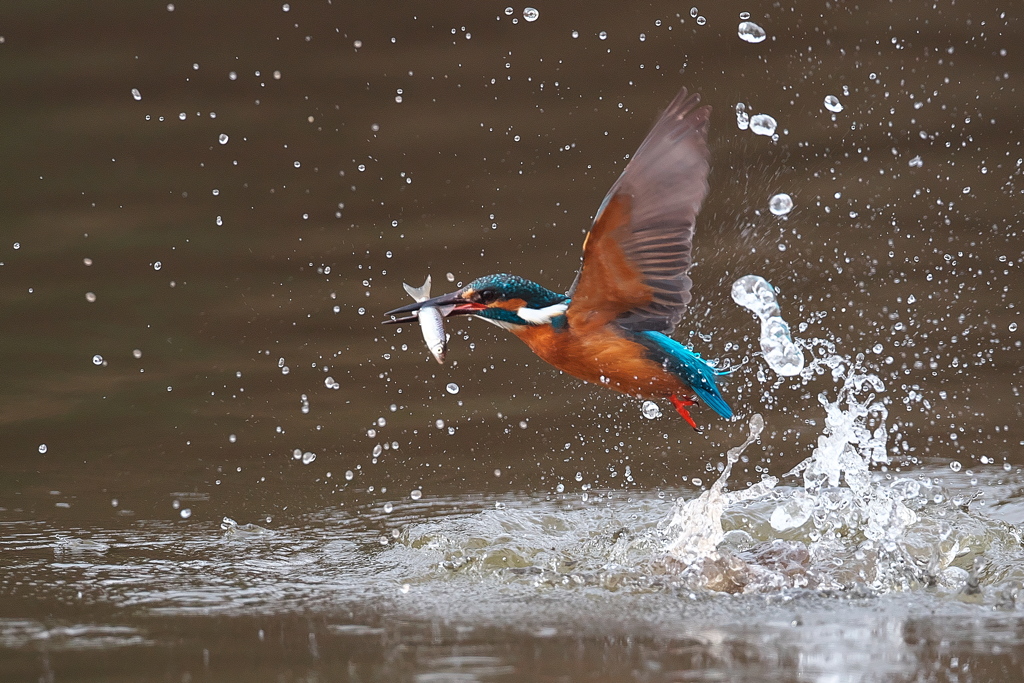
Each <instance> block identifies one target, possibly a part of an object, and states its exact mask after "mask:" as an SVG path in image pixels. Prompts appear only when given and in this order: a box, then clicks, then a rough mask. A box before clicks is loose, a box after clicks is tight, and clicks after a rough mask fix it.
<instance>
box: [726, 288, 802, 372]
mask: <svg viewBox="0 0 1024 683" xmlns="http://www.w3.org/2000/svg"><path fill="white" fill-rule="evenodd" d="M732 298H733V301H735V302H736V303H738V304H739V305H740V306H743V307H744V308H746V309H749V310H751V311H753V312H754V314H755V315H757V317H758V318H760V319H761V351H762V352H763V353H764V359H765V361H766V362H767V363H768V365H769V366H770V367H771V369H772V370H774V371H775V372H776V373H778V374H779V375H783V376H786V377H790V376H793V375H797V374H799V373H800V371H801V370H803V369H804V354H803V352H801V351H800V349H799V348H798V347H797V345H796V344H795V343H794V342H793V337H792V335H791V334H790V332H789V325H788V324H787V323H786V321H785V320H783V319H782V311H781V309H780V308H779V303H778V301H777V300H776V298H775V288H774V287H772V286H771V284H769V283H768V281H767V280H765V279H764V278H763V277H759V276H757V275H744V276H743V277H741V278H740V279H739V280H736V282H734V283H733V285H732Z"/></svg>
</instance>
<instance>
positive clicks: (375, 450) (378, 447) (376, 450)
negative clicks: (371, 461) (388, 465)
mask: <svg viewBox="0 0 1024 683" xmlns="http://www.w3.org/2000/svg"><path fill="white" fill-rule="evenodd" d="M383 452H384V447H383V446H381V445H380V444H377V445H376V446H374V447H373V457H375V458H376V457H378V456H379V455H380V454H381V453H383Z"/></svg>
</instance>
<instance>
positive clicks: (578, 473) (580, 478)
mask: <svg viewBox="0 0 1024 683" xmlns="http://www.w3.org/2000/svg"><path fill="white" fill-rule="evenodd" d="M576 481H583V473H582V472H577V473H576Z"/></svg>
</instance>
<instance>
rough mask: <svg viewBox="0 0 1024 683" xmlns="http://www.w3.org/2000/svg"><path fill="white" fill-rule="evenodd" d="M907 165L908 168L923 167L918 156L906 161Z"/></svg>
mask: <svg viewBox="0 0 1024 683" xmlns="http://www.w3.org/2000/svg"><path fill="white" fill-rule="evenodd" d="M907 165H908V166H910V168H921V167H922V166H924V162H923V161H922V160H921V155H920V154H919V155H917V156H915V157H914V158H913V159H911V160H910V161H908V162H907Z"/></svg>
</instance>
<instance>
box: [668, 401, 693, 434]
mask: <svg viewBox="0 0 1024 683" xmlns="http://www.w3.org/2000/svg"><path fill="white" fill-rule="evenodd" d="M668 400H670V401H672V405H673V406H675V409H676V412H677V413H679V414H680V415H682V417H683V419H684V420H686V421H687V423H689V425H690V426H691V427H693V429H694V431H697V432H699V431H700V429H698V428H697V423H696V422H694V421H693V418H692V417H690V411H688V410H687V409H686V407H687V406H692V405H696V403H697V402H696V401H694V400H693V399H689V398H684V399H680V398H679V397H678V396H676V395H675V394H672V395H671V396H669V397H668Z"/></svg>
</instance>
